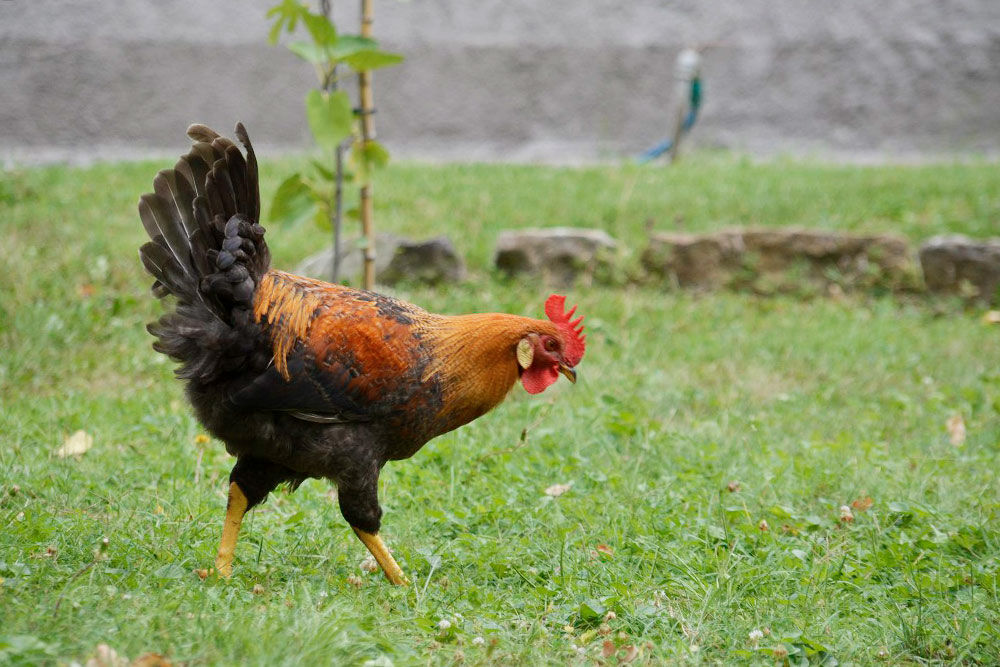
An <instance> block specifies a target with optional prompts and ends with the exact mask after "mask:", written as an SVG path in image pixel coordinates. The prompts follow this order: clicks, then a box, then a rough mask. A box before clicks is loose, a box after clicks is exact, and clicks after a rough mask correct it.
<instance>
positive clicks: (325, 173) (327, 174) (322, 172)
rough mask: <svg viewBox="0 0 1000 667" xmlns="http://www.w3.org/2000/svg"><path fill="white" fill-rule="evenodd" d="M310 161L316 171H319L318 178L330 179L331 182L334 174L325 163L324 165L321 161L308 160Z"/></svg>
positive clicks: (334, 178) (333, 179)
mask: <svg viewBox="0 0 1000 667" xmlns="http://www.w3.org/2000/svg"><path fill="white" fill-rule="evenodd" d="M310 162H311V163H312V166H313V168H314V169H315V170H316V171H317V173H319V176H320V178H322V179H323V180H325V181H331V182H333V181H335V180H336V174H334V173H333V172H332V171H330V170H329V169H327V168H326V165H324V164H323V163H322V162H320V161H319V160H310Z"/></svg>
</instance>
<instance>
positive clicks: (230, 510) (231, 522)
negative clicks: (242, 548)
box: [215, 482, 249, 579]
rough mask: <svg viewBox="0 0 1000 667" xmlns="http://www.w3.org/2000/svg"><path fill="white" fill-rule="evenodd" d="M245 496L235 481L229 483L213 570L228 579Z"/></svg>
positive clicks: (245, 502) (245, 504) (244, 505)
mask: <svg viewBox="0 0 1000 667" xmlns="http://www.w3.org/2000/svg"><path fill="white" fill-rule="evenodd" d="M248 504H249V503H248V502H247V497H246V495H244V493H243V489H241V488H240V487H239V486H238V485H237V484H236V482H233V483H231V484H230V485H229V502H228V503H227V504H226V522H225V523H224V524H223V526H222V539H221V540H220V541H219V554H218V555H217V556H216V557H215V571H216V572H218V573H219V576H221V577H225V578H226V579H228V578H229V577H230V576H232V574H233V554H234V553H235V552H236V538H237V537H239V534H240V524H242V523H243V515H244V514H246V512H247V505H248Z"/></svg>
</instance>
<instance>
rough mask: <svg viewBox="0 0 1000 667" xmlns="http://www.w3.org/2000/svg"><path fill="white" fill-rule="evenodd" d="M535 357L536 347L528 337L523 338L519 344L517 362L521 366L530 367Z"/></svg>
mask: <svg viewBox="0 0 1000 667" xmlns="http://www.w3.org/2000/svg"><path fill="white" fill-rule="evenodd" d="M534 359H535V348H534V346H532V344H531V341H529V340H528V339H527V338H522V339H521V342H519V343H518V344H517V363H518V364H519V365H520V366H521V368H524V369H528V368H530V367H531V362H532V361H534Z"/></svg>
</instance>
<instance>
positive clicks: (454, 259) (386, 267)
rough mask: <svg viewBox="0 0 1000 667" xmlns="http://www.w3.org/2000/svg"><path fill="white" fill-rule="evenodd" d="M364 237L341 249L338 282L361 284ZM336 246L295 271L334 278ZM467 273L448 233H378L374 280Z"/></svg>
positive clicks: (454, 277)
mask: <svg viewBox="0 0 1000 667" xmlns="http://www.w3.org/2000/svg"><path fill="white" fill-rule="evenodd" d="M360 241H361V239H351V240H349V241H347V242H345V243H344V245H343V247H342V249H341V264H340V276H339V282H342V283H349V284H352V285H359V284H361V279H362V272H363V270H364V262H363V257H362V250H361V242H360ZM332 263H333V248H332V247H330V248H326V249H324V250H322V251H320V252H318V253H316V254H315V255H312V256H310V257H308V258H306V259H305V260H304V261H303V262H302V263H301V264H299V266H298V268H297V269H296V272H297V273H299V274H301V275H304V276H308V277H310V278H318V279H319V280H327V281H329V280H331V278H332V272H333V267H332ZM464 277H465V263H464V262H463V261H462V258H461V257H460V256H459V254H458V253H457V252H456V251H455V247H454V246H453V245H452V243H451V241H450V240H448V238H447V237H444V236H439V237H437V238H433V239H429V240H427V241H413V240H411V239H407V238H404V237H401V236H396V235H394V234H378V235H377V236H376V237H375V281H376V282H377V283H379V284H382V285H394V284H396V283H399V282H403V281H408V282H422V283H429V284H437V283H441V282H458V281H460V280H462V279H463V278H464Z"/></svg>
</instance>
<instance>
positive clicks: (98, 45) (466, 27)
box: [0, 0, 1000, 160]
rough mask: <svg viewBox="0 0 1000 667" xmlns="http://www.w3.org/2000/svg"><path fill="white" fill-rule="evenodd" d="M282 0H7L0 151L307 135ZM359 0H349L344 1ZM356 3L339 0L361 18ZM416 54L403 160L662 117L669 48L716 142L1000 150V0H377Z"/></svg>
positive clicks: (2, 4)
mask: <svg viewBox="0 0 1000 667" xmlns="http://www.w3.org/2000/svg"><path fill="white" fill-rule="evenodd" d="M270 4H272V0H204V1H203V2H194V1H193V0H186V1H185V0H126V1H124V2H110V1H107V0H105V1H104V2H69V1H66V0H0V90H2V91H3V92H2V95H0V156H3V157H6V158H7V159H11V158H14V159H17V160H39V159H47V158H54V157H67V156H69V157H77V158H79V157H83V158H86V157H87V156H97V157H105V156H133V155H140V154H149V153H163V152H166V153H170V154H173V153H176V152H177V151H178V150H179V149H180V148H182V147H183V146H184V145H185V139H184V136H183V130H184V128H185V127H186V126H187V124H188V123H189V122H192V121H196V120H197V121H200V122H204V123H207V124H211V125H213V126H216V127H217V128H218V129H220V130H227V131H228V130H229V129H230V128H231V127H232V125H233V123H234V121H235V120H237V119H242V120H243V121H244V122H245V123H246V124H247V125H248V127H249V129H250V131H251V135H252V136H254V137H255V138H256V139H257V141H258V142H259V143H260V145H261V147H262V148H268V149H272V150H273V149H278V148H294V147H299V146H302V145H304V144H305V142H306V141H307V137H308V135H307V129H306V125H305V119H304V112H303V107H302V97H303V94H304V92H305V90H306V89H307V88H308V87H309V86H311V85H313V84H314V81H313V74H312V72H311V70H310V69H309V67H308V66H307V65H306V64H304V63H302V62H301V61H298V60H297V59H296V58H295V57H294V56H291V55H290V54H288V53H287V52H286V51H285V50H284V49H282V48H275V47H269V46H268V45H267V43H266V35H267V27H268V25H267V22H266V21H265V19H264V13H265V11H266V9H267V8H268V6H269V5H270ZM347 4H350V7H348V6H347ZM355 4H356V3H355V2H351V3H345V2H344V1H343V0H335V2H334V6H335V12H336V19H337V22H338V23H339V24H341V25H342V29H349V30H350V31H352V32H353V31H355V28H354V26H356V25H357V14H356V7H355ZM375 4H376V23H375V32H376V35H377V36H378V37H379V38H380V39H381V41H382V43H383V45H384V46H385V47H386V48H390V49H394V50H398V51H400V52H402V53H404V54H405V55H406V56H407V62H406V63H405V64H404V65H402V66H400V67H398V68H394V69H392V70H386V71H384V72H379V73H378V75H377V77H376V91H375V92H376V104H377V106H378V109H379V112H378V116H377V121H376V125H377V128H378V131H379V134H380V136H381V138H382V139H383V140H384V141H385V142H386V143H387V145H388V146H389V148H390V150H392V151H393V152H394V154H395V155H397V156H399V155H402V156H421V157H438V158H446V159H447V158H454V159H513V160H526V159H527V160H530V159H545V160H572V159H579V158H593V157H600V156H614V155H618V154H621V153H622V152H633V151H636V150H638V149H641V148H644V147H645V146H647V145H649V144H651V143H652V142H653V141H655V140H656V139H659V138H661V137H662V136H664V135H665V134H666V125H667V122H666V117H665V111H666V109H667V108H669V103H670V101H671V97H672V90H673V88H672V85H671V83H670V77H671V70H672V64H673V60H674V57H675V56H676V54H677V52H678V51H679V49H680V48H682V47H683V46H685V45H689V44H696V43H710V44H714V46H712V47H711V48H709V49H708V50H707V51H706V52H705V61H704V66H703V76H704V79H705V86H706V92H705V106H704V108H703V115H702V118H701V119H700V121H699V124H698V126H697V127H696V131H695V134H694V137H693V139H694V140H693V143H694V144H697V145H700V146H703V147H725V148H732V149H737V150H744V151H748V152H751V153H754V154H772V153H775V152H790V153H795V154H803V153H818V154H821V155H833V156H845V155H846V156H852V157H857V158H865V157H874V158H882V159H884V158H889V159H893V158H896V159H899V158H903V159H908V158H912V157H914V156H917V155H928V154H941V153H944V154H956V153H967V152H988V153H994V152H998V151H1000V1H998V0H947V1H943V0H878V1H877V2H873V1H872V0H836V1H834V2H829V1H828V0H742V1H735V0H700V1H699V0H673V1H669V2H668V1H663V0H661V1H656V0H635V1H633V2H621V1H620V0H558V1H556V0H548V1H543V0H535V1H530V0H410V1H409V2H397V1H394V0H393V1H390V0H376V3H375Z"/></svg>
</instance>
